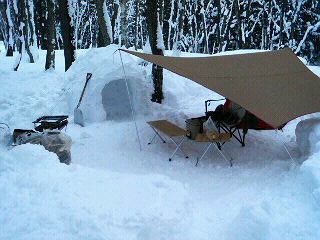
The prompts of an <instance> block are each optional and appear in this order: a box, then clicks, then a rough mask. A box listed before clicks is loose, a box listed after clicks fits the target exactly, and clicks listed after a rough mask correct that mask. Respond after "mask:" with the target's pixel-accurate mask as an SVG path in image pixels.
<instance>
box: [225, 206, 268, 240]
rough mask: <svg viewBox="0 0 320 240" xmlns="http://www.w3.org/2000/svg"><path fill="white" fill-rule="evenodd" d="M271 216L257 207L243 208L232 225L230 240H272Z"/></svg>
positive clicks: (229, 234)
mask: <svg viewBox="0 0 320 240" xmlns="http://www.w3.org/2000/svg"><path fill="white" fill-rule="evenodd" d="M270 220H271V219H270V215H269V214H268V213H267V211H266V210H265V209H263V208H261V207H259V206H258V207H257V206H251V205H248V206H243V207H242V208H241V209H240V211H239V213H238V215H237V216H236V217H235V218H234V219H233V221H232V222H231V225H230V229H229V233H228V234H227V235H228V237H227V239H229V240H248V239H250V240H255V239H256V240H267V239H270Z"/></svg>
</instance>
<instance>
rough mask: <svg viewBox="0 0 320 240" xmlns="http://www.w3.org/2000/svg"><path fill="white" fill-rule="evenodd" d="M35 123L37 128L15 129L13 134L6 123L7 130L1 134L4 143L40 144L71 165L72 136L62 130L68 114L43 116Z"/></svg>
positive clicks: (62, 161)
mask: <svg viewBox="0 0 320 240" xmlns="http://www.w3.org/2000/svg"><path fill="white" fill-rule="evenodd" d="M33 124H34V129H35V130H25V129H15V130H14V131H13V134H12V135H10V129H9V127H8V126H7V125H5V126H6V127H7V130H6V131H3V132H5V133H4V134H1V135H0V141H2V142H1V143H2V145H11V146H18V145H21V144H26V143H31V144H39V145H42V146H43V147H44V148H45V149H46V150H48V151H49V152H54V153H55V154H57V156H58V158H59V160H60V162H61V163H65V164H67V165H69V164H70V163H71V152H70V150H71V145H72V140H71V137H70V136H68V135H67V134H65V133H63V132H61V130H62V129H63V128H65V127H66V126H67V125H68V116H43V117H40V118H38V119H37V120H36V121H34V122H33ZM2 128H3V129H4V127H2ZM1 136H2V137H1ZM1 139H2V140H1Z"/></svg>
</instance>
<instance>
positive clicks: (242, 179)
mask: <svg viewBox="0 0 320 240" xmlns="http://www.w3.org/2000/svg"><path fill="white" fill-rule="evenodd" d="M114 49H115V46H112V47H109V48H107V49H98V50H97V49H92V50H89V51H88V52H87V51H81V52H78V56H79V58H78V60H77V62H76V63H75V64H74V66H72V68H71V69H70V71H69V72H68V73H67V74H65V73H64V72H63V69H64V66H63V64H64V61H63V52H61V51H58V52H57V53H56V56H57V64H56V65H57V69H56V70H55V71H51V72H45V71H44V62H45V52H42V51H40V59H39V61H38V62H37V63H35V64H28V63H25V62H23V63H22V65H21V68H20V69H19V71H18V72H14V71H12V66H13V63H14V59H13V58H8V57H5V56H4V53H3V52H1V53H0V54H1V55H0V85H1V88H0V122H5V123H7V124H9V125H10V127H11V128H12V129H13V128H26V129H28V128H32V121H34V120H35V119H36V118H37V117H40V116H42V115H47V114H49V115H53V114H69V115H70V120H71V121H70V122H71V123H70V124H69V126H68V128H67V134H69V135H70V136H71V137H72V139H73V146H72V164H71V165H70V166H66V165H64V164H60V163H59V162H58V158H57V156H56V155H54V154H53V153H49V152H47V151H46V150H44V149H43V148H42V147H41V146H35V145H24V146H18V147H15V148H13V149H12V150H10V151H8V150H7V149H4V148H0V194H1V197H0V239H138V240H146V239H150V240H151V239H152V240H154V239H159V240H160V239H179V240H182V239H183V240H187V239H199V240H200V239H219V240H220V239H237V240H238V239H272V240H274V239H279V240H280V239H281V240H282V239H288V240H289V239H290V240H291V239H301V240H305V239H314V240H316V239H320V228H319V226H320V195H319V190H318V189H320V185H319V184H318V183H320V180H319V171H320V170H319V162H318V161H319V158H320V153H319V152H318V150H319V148H317V147H314V148H312V149H315V150H314V152H312V154H311V155H310V157H309V155H305V156H302V155H300V153H299V149H298V146H297V143H296V141H295V128H296V125H297V124H298V123H299V121H301V120H302V119H308V118H310V116H312V117H320V114H318V113H315V114H311V115H309V116H304V117H302V118H300V119H296V120H294V121H291V122H290V123H289V124H288V125H287V126H286V127H285V128H284V131H283V132H275V131H262V132H257V131H250V132H249V134H248V135H247V146H246V147H245V148H242V147H241V146H240V144H239V143H237V142H235V141H231V142H230V143H228V144H226V145H225V146H224V148H223V149H224V152H225V153H226V154H227V155H228V156H229V157H232V158H233V159H234V166H233V167H232V168H230V167H229V166H228V164H227V163H226V162H225V161H224V160H223V159H222V158H221V156H220V155H219V154H218V153H217V152H216V151H215V150H214V149H212V150H211V151H210V152H209V153H208V154H207V156H206V157H205V158H204V159H203V160H202V161H201V162H200V163H199V165H198V167H195V166H194V164H195V161H196V156H198V155H199V154H200V153H201V151H202V150H203V148H204V147H205V145H202V144H196V143H193V142H187V143H186V145H185V149H186V151H188V154H189V155H190V158H189V159H185V158H183V157H181V156H179V155H177V156H176V157H175V158H174V161H172V162H168V156H169V155H170V153H171V152H172V151H173V150H174V146H173V145H171V144H162V143H160V142H158V143H157V144H152V145H150V146H148V145H147V142H148V140H149V139H150V138H151V137H152V136H153V132H152V131H151V129H150V128H149V127H148V126H147V124H146V121H147V120H152V119H164V118H166V119H169V120H171V121H173V122H175V123H177V124H179V125H181V126H182V127H184V124H185V123H184V121H185V119H186V118H189V117H194V116H200V115H203V114H204V110H205V109H204V101H205V100H206V99H214V98H220V97H221V96H219V95H217V94H216V93H214V92H212V91H209V90H207V89H205V88H203V87H201V86H199V85H197V84H195V83H193V82H192V81H190V80H187V79H185V78H182V77H179V76H177V75H175V74H173V73H170V72H168V71H165V73H164V89H165V97H166V99H165V101H164V104H163V105H161V106H160V105H158V104H153V103H149V102H148V103H144V102H136V104H137V105H138V109H139V108H142V107H143V108H144V111H143V113H141V112H139V111H138V116H137V127H138V131H139V136H140V140H141V143H142V151H140V150H139V144H138V141H137V135H136V132H135V126H134V123H133V122H132V121H130V120H128V121H92V122H91V123H89V124H88V125H87V126H86V127H84V128H82V127H80V126H78V125H74V124H72V120H73V116H72V114H73V108H74V107H75V102H76V100H77V98H78V97H79V94H80V92H79V91H81V87H82V86H83V83H84V79H85V73H86V72H88V71H93V72H94V76H98V77H96V78H94V76H93V78H92V81H91V83H90V84H91V90H90V89H89V91H88V95H86V96H87V101H88V98H89V96H91V95H92V94H93V93H94V92H92V91H93V90H92V89H94V86H96V85H95V82H94V81H96V83H97V85H98V84H99V81H103V80H104V78H105V77H106V76H105V75H110V74H115V71H117V69H121V65H120V59H119V55H118V53H116V54H114V55H113V52H114ZM85 54H87V55H85ZM168 54H170V53H168ZM183 55H186V54H183ZM189 56H190V55H189ZM123 58H124V62H125V66H126V69H127V74H128V75H130V72H129V71H130V69H133V70H135V71H136V72H141V76H144V77H142V78H143V81H144V82H143V84H144V86H145V89H144V90H145V91H147V92H148V91H149V92H150V91H151V87H152V85H151V82H150V79H149V75H150V66H147V67H143V66H140V65H137V64H136V61H138V62H139V60H137V59H136V58H134V57H131V56H129V55H126V54H123ZM312 70H313V71H314V72H315V73H317V74H318V75H319V76H320V68H319V67H312ZM79 89H80V90H79ZM90 91H91V92H90ZM75 95H76V96H75ZM86 96H85V98H84V99H86ZM213 107H214V106H213ZM97 109H99V108H98V106H97ZM319 132H320V130H319ZM315 136H320V134H318V135H313V138H312V141H313V142H314V144H317V141H318V142H320V139H318V138H317V137H315ZM283 144H285V145H286V146H287V148H288V150H289V152H290V154H291V155H292V156H293V158H294V162H292V161H291V159H290V158H289V155H288V153H287V152H286V151H285V149H284V147H283ZM305 160H306V161H305ZM303 161H304V162H303ZM302 162H303V163H302ZM301 164H302V166H301ZM311 178H312V181H313V182H312V184H311V183H310V181H311V180H310V179H311Z"/></svg>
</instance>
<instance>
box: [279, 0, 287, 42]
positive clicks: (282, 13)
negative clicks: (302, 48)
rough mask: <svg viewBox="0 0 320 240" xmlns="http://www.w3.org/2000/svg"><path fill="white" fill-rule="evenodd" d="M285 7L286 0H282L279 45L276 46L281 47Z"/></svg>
mask: <svg viewBox="0 0 320 240" xmlns="http://www.w3.org/2000/svg"><path fill="white" fill-rule="evenodd" d="M286 8H287V0H283V1H282V6H281V18H280V36H279V47H278V48H281V47H282V46H283V45H284V18H285V11H286Z"/></svg>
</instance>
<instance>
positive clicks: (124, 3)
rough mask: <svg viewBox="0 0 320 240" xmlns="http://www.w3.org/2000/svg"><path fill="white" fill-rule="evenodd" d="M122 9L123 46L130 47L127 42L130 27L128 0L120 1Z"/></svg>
mask: <svg viewBox="0 0 320 240" xmlns="http://www.w3.org/2000/svg"><path fill="white" fill-rule="evenodd" d="M120 8H121V14H120V18H121V21H120V22H121V26H120V29H121V46H123V45H124V46H125V47H128V42H127V27H128V23H127V11H128V9H127V0H120Z"/></svg>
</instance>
